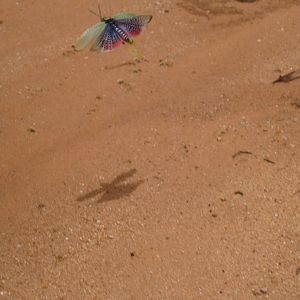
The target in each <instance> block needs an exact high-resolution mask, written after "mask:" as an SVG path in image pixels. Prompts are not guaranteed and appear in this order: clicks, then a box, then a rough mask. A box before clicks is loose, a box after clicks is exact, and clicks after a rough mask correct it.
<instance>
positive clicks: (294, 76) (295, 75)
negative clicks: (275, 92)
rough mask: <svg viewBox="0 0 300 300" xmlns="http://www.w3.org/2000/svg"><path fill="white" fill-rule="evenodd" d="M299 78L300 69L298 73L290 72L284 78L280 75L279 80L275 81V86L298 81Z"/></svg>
mask: <svg viewBox="0 0 300 300" xmlns="http://www.w3.org/2000/svg"><path fill="white" fill-rule="evenodd" d="M299 77H300V69H299V70H296V71H293V72H290V73H288V74H285V75H283V76H281V75H280V76H279V78H278V79H276V80H275V81H273V84H274V83H278V82H289V81H292V80H295V79H298V78H299Z"/></svg>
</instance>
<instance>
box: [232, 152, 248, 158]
mask: <svg viewBox="0 0 300 300" xmlns="http://www.w3.org/2000/svg"><path fill="white" fill-rule="evenodd" d="M242 154H252V152H250V151H238V152H237V153H235V154H233V155H232V158H236V157H237V156H240V155H242Z"/></svg>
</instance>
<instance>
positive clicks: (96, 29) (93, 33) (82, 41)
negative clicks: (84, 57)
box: [75, 22, 105, 51]
mask: <svg viewBox="0 0 300 300" xmlns="http://www.w3.org/2000/svg"><path fill="white" fill-rule="evenodd" d="M104 27H105V23H104V22H99V23H97V24H95V25H93V26H91V27H89V28H88V29H87V30H86V31H84V32H83V33H82V35H81V36H80V37H79V39H78V40H77V42H76V44H75V50H77V51H80V50H83V49H84V48H85V47H87V46H88V45H89V44H91V43H92V42H94V41H95V40H96V39H97V37H99V35H101V33H102V31H103V29H104Z"/></svg>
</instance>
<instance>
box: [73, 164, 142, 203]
mask: <svg viewBox="0 0 300 300" xmlns="http://www.w3.org/2000/svg"><path fill="white" fill-rule="evenodd" d="M136 172H137V170H136V169H131V170H129V171H127V172H124V173H122V174H120V175H118V176H117V177H115V178H114V179H113V180H112V181H111V182H108V183H106V182H103V183H101V184H100V188H99V189H96V190H93V191H91V192H89V193H87V194H85V195H82V196H80V197H78V198H77V199H76V201H79V202H82V201H85V200H88V199H92V198H94V197H98V196H99V197H100V198H99V199H98V200H97V203H103V202H107V201H111V200H118V199H121V198H123V197H128V196H130V195H131V194H132V193H133V192H134V191H135V190H136V189H137V188H138V187H139V186H140V185H141V184H142V183H143V182H144V180H138V181H136V182H133V183H126V182H125V181H126V180H127V179H128V178H130V177H132V176H133V175H134V174H135V173H136Z"/></svg>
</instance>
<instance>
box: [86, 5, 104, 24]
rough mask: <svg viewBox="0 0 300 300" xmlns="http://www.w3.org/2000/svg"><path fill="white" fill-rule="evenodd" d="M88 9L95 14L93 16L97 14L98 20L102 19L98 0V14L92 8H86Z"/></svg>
mask: <svg viewBox="0 0 300 300" xmlns="http://www.w3.org/2000/svg"><path fill="white" fill-rule="evenodd" d="M88 11H89V12H90V13H92V14H93V15H95V16H97V17H98V18H99V19H100V21H102V19H103V18H102V13H101V6H100V1H99V0H98V12H99V13H98V14H97V13H95V12H94V11H93V10H91V9H88Z"/></svg>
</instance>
